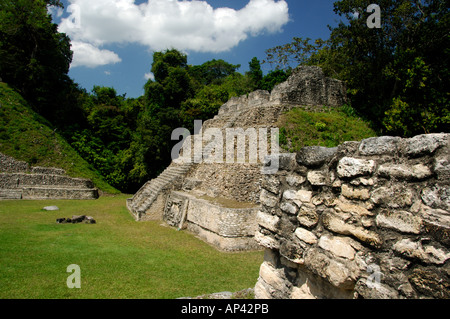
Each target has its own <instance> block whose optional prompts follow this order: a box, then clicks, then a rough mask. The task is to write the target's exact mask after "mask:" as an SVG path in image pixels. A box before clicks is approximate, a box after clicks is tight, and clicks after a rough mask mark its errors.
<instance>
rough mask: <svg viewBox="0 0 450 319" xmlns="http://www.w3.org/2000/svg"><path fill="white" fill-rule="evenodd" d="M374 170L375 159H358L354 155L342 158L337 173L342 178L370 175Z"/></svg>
mask: <svg viewBox="0 0 450 319" xmlns="http://www.w3.org/2000/svg"><path fill="white" fill-rule="evenodd" d="M374 170H375V162H374V161H373V160H364V159H357V158H353V157H344V158H342V159H341V160H340V161H339V163H338V166H337V173H338V176H339V177H341V178H350V177H356V176H361V175H370V174H372V173H373V171H374Z"/></svg>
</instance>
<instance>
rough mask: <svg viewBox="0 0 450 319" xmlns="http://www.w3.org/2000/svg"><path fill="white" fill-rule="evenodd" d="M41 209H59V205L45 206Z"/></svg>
mask: <svg viewBox="0 0 450 319" xmlns="http://www.w3.org/2000/svg"><path fill="white" fill-rule="evenodd" d="M43 210H46V211H54V210H59V207H58V206H46V207H44V208H43Z"/></svg>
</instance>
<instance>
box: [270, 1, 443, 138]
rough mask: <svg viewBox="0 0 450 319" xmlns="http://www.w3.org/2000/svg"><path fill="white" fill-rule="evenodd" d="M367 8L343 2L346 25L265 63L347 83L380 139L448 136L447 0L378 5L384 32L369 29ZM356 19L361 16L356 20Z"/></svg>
mask: <svg viewBox="0 0 450 319" xmlns="http://www.w3.org/2000/svg"><path fill="white" fill-rule="evenodd" d="M371 3H372V1H367V0H341V1H336V2H335V4H334V11H335V12H336V13H337V14H338V15H339V16H341V17H343V18H344V19H345V21H343V22H341V23H340V24H339V25H338V26H337V27H335V28H330V29H331V36H330V39H328V40H327V41H323V40H321V39H319V40H316V41H315V42H314V44H311V43H310V39H301V38H294V40H293V42H292V43H289V44H286V45H284V46H278V47H275V48H272V49H269V50H268V51H267V59H266V60H265V62H266V63H270V64H272V65H275V66H276V67H277V68H279V69H289V68H290V67H291V66H292V64H294V65H296V64H309V65H319V66H321V67H322V68H323V69H324V71H325V72H326V73H327V74H328V75H329V76H333V77H337V78H340V79H342V80H345V81H346V82H347V84H348V93H349V97H350V99H351V102H352V107H353V108H354V109H355V110H356V111H357V112H358V113H359V114H360V115H361V116H363V117H364V118H366V119H369V120H371V121H372V123H373V125H374V127H375V128H376V129H377V130H378V131H379V132H380V133H388V134H395V135H400V136H412V135H415V134H422V133H429V132H441V131H448V130H449V127H450V115H449V114H450V112H449V104H450V100H449V94H450V93H449V89H448V83H449V80H450V78H449V76H450V69H449V63H450V51H449V50H450V34H449V32H448V30H450V7H449V6H448V1H446V0H426V1H411V0H402V1H392V0H380V1H378V2H377V4H378V5H379V6H380V8H381V13H382V14H381V22H382V25H381V28H380V29H377V28H373V29H371V28H369V27H368V26H367V20H368V18H369V16H370V15H371V13H370V12H367V11H366V10H367V7H368V6H369V5H370V4H371ZM355 12H357V13H358V16H355Z"/></svg>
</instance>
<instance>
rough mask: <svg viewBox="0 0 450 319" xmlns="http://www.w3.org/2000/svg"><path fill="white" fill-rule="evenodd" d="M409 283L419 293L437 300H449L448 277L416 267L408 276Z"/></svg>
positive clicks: (435, 271) (449, 283)
mask: <svg viewBox="0 0 450 319" xmlns="http://www.w3.org/2000/svg"><path fill="white" fill-rule="evenodd" d="M408 279H409V282H410V283H411V284H412V286H413V287H414V288H415V289H416V290H417V291H419V292H420V293H422V294H424V295H427V296H431V297H433V298H438V299H449V298H450V281H449V279H448V276H446V275H444V274H442V273H441V272H439V271H437V270H435V269H433V270H431V269H426V268H424V267H418V268H416V269H414V270H413V272H412V274H411V275H410V276H409V278H408Z"/></svg>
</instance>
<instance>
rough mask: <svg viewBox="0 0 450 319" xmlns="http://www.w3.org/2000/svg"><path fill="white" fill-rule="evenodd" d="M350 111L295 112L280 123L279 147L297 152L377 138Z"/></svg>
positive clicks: (345, 109)
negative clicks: (304, 148) (308, 147)
mask: <svg viewBox="0 0 450 319" xmlns="http://www.w3.org/2000/svg"><path fill="white" fill-rule="evenodd" d="M349 109H350V108H349V107H348V106H347V107H345V108H333V109H329V110H326V111H324V112H320V113H316V112H308V111H305V110H303V109H301V108H294V109H292V110H291V111H289V112H287V113H285V114H283V115H282V116H281V117H280V119H279V121H278V127H280V146H281V147H283V148H284V149H286V150H288V151H290V152H297V151H299V150H300V149H301V148H302V147H305V146H325V147H335V146H338V145H339V144H342V143H343V142H346V141H360V140H363V139H365V138H369V137H374V136H376V132H375V131H374V130H373V129H371V128H370V126H369V124H368V123H366V122H364V121H363V120H362V119H360V118H358V117H357V116H354V115H352V114H349V113H351V112H350V111H349Z"/></svg>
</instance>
